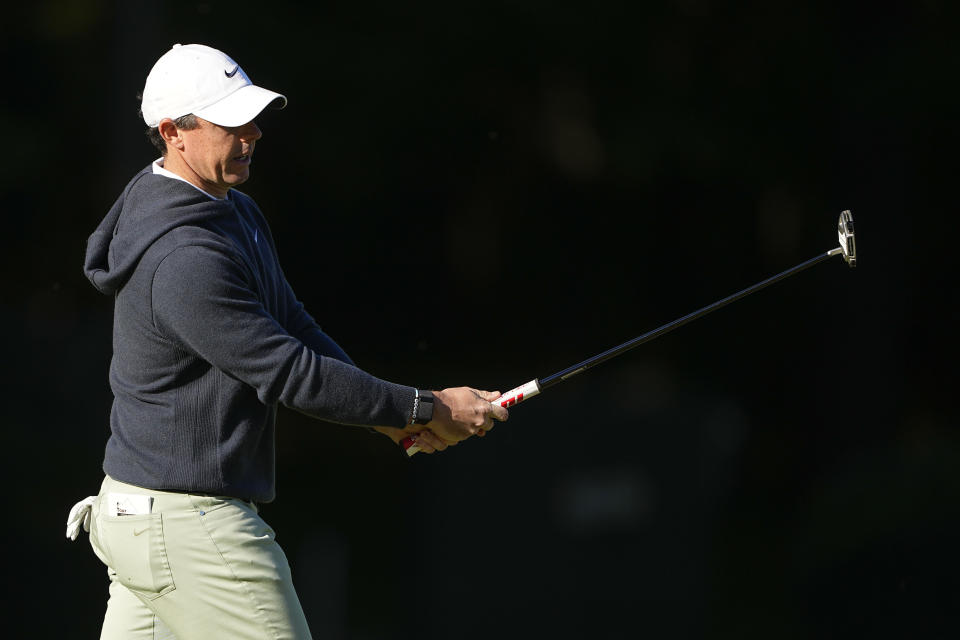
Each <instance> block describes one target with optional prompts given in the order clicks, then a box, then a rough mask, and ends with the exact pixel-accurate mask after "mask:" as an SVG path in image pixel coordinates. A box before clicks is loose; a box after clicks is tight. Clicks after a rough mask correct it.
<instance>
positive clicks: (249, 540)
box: [90, 477, 310, 640]
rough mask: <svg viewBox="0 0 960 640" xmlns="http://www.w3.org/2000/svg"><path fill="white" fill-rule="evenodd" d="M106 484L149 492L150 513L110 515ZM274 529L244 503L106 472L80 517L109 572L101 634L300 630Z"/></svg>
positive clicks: (134, 637)
mask: <svg viewBox="0 0 960 640" xmlns="http://www.w3.org/2000/svg"><path fill="white" fill-rule="evenodd" d="M108 493H122V494H135V495H149V496H152V497H153V507H152V510H151V513H149V514H140V515H119V516H111V515H110V514H109V512H108V510H107V508H106V502H107V500H106V497H105V496H106V495H107V494H108ZM274 537H275V534H274V532H273V530H272V529H271V528H270V527H269V526H268V525H267V524H266V523H265V522H264V521H263V519H262V518H261V517H260V516H259V515H258V514H257V508H256V506H255V505H253V504H251V503H249V502H244V501H242V500H237V499H234V498H223V497H210V496H199V495H191V494H185V493H171V492H166V491H154V490H151V489H143V488H141V487H135V486H133V485H129V484H125V483H122V482H118V481H116V480H113V479H112V478H110V477H107V478H106V479H104V481H103V485H102V486H101V488H100V494H99V495H98V496H97V501H96V502H95V503H94V505H93V514H92V518H91V524H90V544H91V545H93V550H94V552H95V553H96V554H97V557H99V558H100V560H102V561H103V563H104V564H106V565H107V575H108V576H109V578H110V599H109V600H108V601H107V613H106V615H105V616H104V620H103V630H102V632H101V635H100V637H101V639H102V640H141V639H142V640H160V639H168V638H170V639H176V640H194V639H198V640H218V639H220V638H225V639H230V640H247V639H249V640H265V639H268V638H269V639H270V640H280V639H281V638H282V639H291V640H303V639H306V638H310V630H309V629H308V628H307V621H306V618H305V617H304V615H303V609H302V608H301V607H300V601H299V599H298V598H297V594H296V591H294V588H293V581H292V579H291V576H290V565H289V564H288V562H287V558H286V556H285V555H284V553H283V550H281V549H280V546H279V545H278V544H277V543H276V541H275V540H274Z"/></svg>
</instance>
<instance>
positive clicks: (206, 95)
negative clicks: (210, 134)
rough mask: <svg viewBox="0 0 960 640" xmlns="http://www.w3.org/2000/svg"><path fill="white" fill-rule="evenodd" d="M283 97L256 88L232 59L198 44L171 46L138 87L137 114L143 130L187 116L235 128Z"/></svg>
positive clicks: (283, 100) (284, 102)
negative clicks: (141, 94)
mask: <svg viewBox="0 0 960 640" xmlns="http://www.w3.org/2000/svg"><path fill="white" fill-rule="evenodd" d="M274 100H277V101H278V105H277V108H278V109H282V108H283V107H285V106H287V99H286V97H285V96H282V95H280V94H279V93H275V92H273V91H268V90H267V89H263V88H262V87H258V86H256V85H255V84H253V83H252V82H250V78H249V77H248V76H247V74H246V73H244V72H243V69H241V68H240V65H238V64H237V63H236V62H234V61H233V58H231V57H230V56H228V55H227V54H225V53H223V52H222V51H218V50H216V49H214V48H212V47H208V46H206V45H202V44H185V45H179V44H175V45H173V48H172V49H170V51H167V52H166V53H165V54H163V55H162V56H160V59H159V60H157V62H156V64H154V65H153V69H151V70H150V74H149V75H148V76H147V82H146V84H145V85H144V87H143V101H142V102H141V103H140V110H141V111H142V112H143V121H144V122H146V123H147V126H148V127H156V126H157V125H158V124H160V121H161V120H163V119H164V118H173V119H176V118H179V117H180V116H185V115H187V114H188V113H192V114H194V115H196V116H199V117H201V118H203V119H204V120H208V121H210V122H212V123H214V124H219V125H220V126H223V127H238V126H240V125H242V124H246V123H248V122H250V121H251V120H253V119H254V118H256V117H257V114H259V113H260V112H261V111H263V110H264V108H266V106H267V105H269V104H270V103H271V102H273V101H274Z"/></svg>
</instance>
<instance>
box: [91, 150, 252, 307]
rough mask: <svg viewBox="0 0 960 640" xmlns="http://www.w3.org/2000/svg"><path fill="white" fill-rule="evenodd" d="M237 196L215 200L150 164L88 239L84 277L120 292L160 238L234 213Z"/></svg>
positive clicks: (99, 286)
mask: <svg viewBox="0 0 960 640" xmlns="http://www.w3.org/2000/svg"><path fill="white" fill-rule="evenodd" d="M232 197H233V192H232V191H231V192H229V195H228V197H227V199H225V200H211V199H210V198H208V197H207V196H206V195H204V194H203V193H201V192H200V191H198V190H197V189H196V188H194V187H193V186H192V185H190V184H187V183H186V182H183V181H182V180H175V179H172V178H169V177H166V176H162V175H156V174H154V173H153V167H152V165H148V166H147V167H146V168H145V169H144V170H143V171H141V172H140V173H138V174H137V175H135V176H134V177H133V179H132V180H130V183H129V184H128V185H127V186H126V187H125V188H124V190H123V193H121V194H120V197H118V198H117V201H116V202H114V203H113V206H112V207H110V211H108V212H107V215H106V217H104V219H103V220H102V221H101V222H100V225H99V226H98V227H97V229H96V231H94V232H93V233H92V234H91V235H90V237H89V238H88V239H87V253H86V258H85V260H84V264H83V271H84V273H85V274H86V276H87V278H88V279H89V280H90V282H91V283H93V286H94V287H96V288H97V289H98V290H99V291H100V292H101V293H104V294H106V295H113V294H115V293H116V292H117V291H119V290H120V288H121V287H123V285H124V284H125V283H126V282H127V280H128V279H129V278H130V276H131V274H132V273H133V271H134V269H136V268H137V264H139V262H140V258H141V257H143V254H144V252H145V251H146V250H147V249H149V248H150V245H152V244H153V243H154V242H155V241H156V240H157V239H158V238H160V237H162V236H163V235H164V234H166V233H168V232H170V231H171V230H172V229H175V228H177V227H181V226H185V225H197V224H200V223H203V222H205V221H207V220H213V219H215V218H218V217H220V216H224V215H231V214H232V213H233V212H234V211H235V209H234V204H233V202H232Z"/></svg>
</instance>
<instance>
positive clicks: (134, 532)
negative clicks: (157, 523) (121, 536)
mask: <svg viewBox="0 0 960 640" xmlns="http://www.w3.org/2000/svg"><path fill="white" fill-rule="evenodd" d="M149 528H150V527H144V528H143V529H140V531H137V530H136V529H134V530H133V535H135V536H138V535H140V534H141V533H143V532H144V531H146V530H147V529H149Z"/></svg>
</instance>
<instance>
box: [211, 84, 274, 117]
mask: <svg viewBox="0 0 960 640" xmlns="http://www.w3.org/2000/svg"><path fill="white" fill-rule="evenodd" d="M274 102H275V103H276V104H273V103H274ZM268 106H273V107H274V108H275V109H283V108H284V107H285V106H287V98H286V96H283V95H281V94H279V93H277V92H275V91H270V90H268V89H264V88H263V87H258V86H256V85H253V84H248V85H247V86H245V87H240V88H239V89H237V90H236V91H234V92H233V93H231V94H230V95H228V96H227V97H226V98H224V99H223V100H220V101H219V102H216V103H214V104H212V105H210V106H209V107H205V108H203V109H199V110H197V111H194V112H193V113H194V115H196V116H198V117H200V118H203V119H204V120H207V121H209V122H212V123H213V124H218V125H220V126H221V127H239V126H240V125H243V124H246V123H248V122H250V121H251V120H253V119H254V118H256V117H257V116H258V115H259V114H260V112H261V111H263V110H264V109H266V108H267V107H268Z"/></svg>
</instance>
